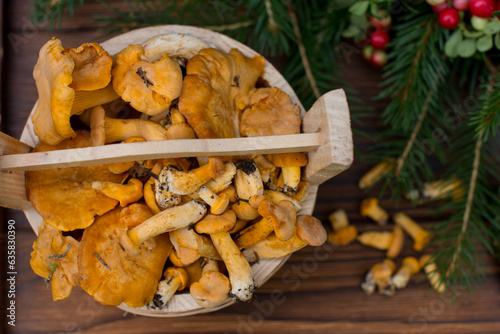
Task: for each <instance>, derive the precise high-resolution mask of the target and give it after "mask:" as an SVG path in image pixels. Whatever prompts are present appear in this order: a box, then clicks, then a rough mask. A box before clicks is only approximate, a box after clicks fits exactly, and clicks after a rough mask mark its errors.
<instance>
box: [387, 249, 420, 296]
mask: <svg viewBox="0 0 500 334" xmlns="http://www.w3.org/2000/svg"><path fill="white" fill-rule="evenodd" d="M419 271H420V262H419V261H418V260H417V259H416V258H414V257H413V256H408V257H405V258H404V259H403V263H402V265H401V267H400V268H399V270H398V271H397V272H396V274H395V275H394V276H392V278H391V284H392V285H394V286H395V287H396V288H397V289H403V288H405V287H406V286H407V285H408V282H409V281H410V277H411V276H412V275H415V274H416V273H418V272H419Z"/></svg>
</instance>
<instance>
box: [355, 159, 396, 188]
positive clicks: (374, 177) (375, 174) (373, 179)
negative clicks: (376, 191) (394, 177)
mask: <svg viewBox="0 0 500 334" xmlns="http://www.w3.org/2000/svg"><path fill="white" fill-rule="evenodd" d="M394 166H395V163H394V160H393V159H391V160H385V161H382V162H380V163H378V164H377V165H375V166H373V167H372V168H371V169H370V170H369V171H368V172H367V173H366V174H365V175H363V176H362V177H361V179H359V184H358V186H359V189H366V188H368V187H371V186H372V185H374V184H375V183H377V181H378V180H380V179H381V178H382V177H384V175H386V174H387V173H389V172H391V171H392V170H393V169H394Z"/></svg>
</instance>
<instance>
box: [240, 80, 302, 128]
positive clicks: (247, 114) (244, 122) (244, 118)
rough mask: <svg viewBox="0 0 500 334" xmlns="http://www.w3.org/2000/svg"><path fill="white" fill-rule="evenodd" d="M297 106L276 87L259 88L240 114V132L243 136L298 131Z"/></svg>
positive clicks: (299, 119) (298, 113) (299, 120)
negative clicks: (247, 106)
mask: <svg viewBox="0 0 500 334" xmlns="http://www.w3.org/2000/svg"><path fill="white" fill-rule="evenodd" d="M301 123H302V119H301V118H300V109H299V107H298V106H297V105H296V104H294V103H292V100H290V97H289V96H288V95H287V94H286V93H285V92H283V91H282V90H281V89H279V88H277V87H272V88H259V89H257V90H256V91H255V92H254V93H253V94H252V96H251V97H250V105H249V108H247V109H245V111H244V112H243V114H242V115H241V122H240V133H241V135H242V136H245V137H257V136H273V135H291V134H297V133H300V125H301Z"/></svg>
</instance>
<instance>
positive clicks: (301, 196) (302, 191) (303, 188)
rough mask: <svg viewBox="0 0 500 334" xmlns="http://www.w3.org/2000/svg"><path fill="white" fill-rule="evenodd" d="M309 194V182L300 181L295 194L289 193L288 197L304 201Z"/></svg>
mask: <svg viewBox="0 0 500 334" xmlns="http://www.w3.org/2000/svg"><path fill="white" fill-rule="evenodd" d="M307 195H309V182H307V181H300V182H299V185H298V187H297V192H296V193H295V194H290V197H291V198H293V199H294V200H296V201H299V202H304V201H305V200H306V198H307Z"/></svg>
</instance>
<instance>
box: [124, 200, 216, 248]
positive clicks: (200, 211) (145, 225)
mask: <svg viewBox="0 0 500 334" xmlns="http://www.w3.org/2000/svg"><path fill="white" fill-rule="evenodd" d="M206 212H207V208H206V207H205V205H203V204H202V203H200V202H196V201H190V202H188V203H186V204H183V205H179V206H174V207H171V208H168V209H166V210H163V211H161V212H160V213H158V214H156V215H154V216H152V217H151V218H149V219H147V220H145V221H144V222H142V223H141V224H140V225H138V226H136V227H134V228H133V229H131V230H129V231H128V233H127V234H126V235H124V237H125V236H128V238H129V239H130V241H131V242H132V246H137V245H141V244H142V243H143V242H144V241H146V240H148V239H150V238H152V237H154V236H156V235H160V234H163V233H167V232H171V231H174V230H176V229H179V228H183V227H186V226H189V225H191V224H195V223H196V222H198V221H199V220H200V219H202V218H203V217H204V216H205V214H206ZM122 241H123V243H125V244H126V245H127V246H128V245H130V244H129V243H128V242H127V238H125V240H122ZM123 246H124V247H125V245H123Z"/></svg>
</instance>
